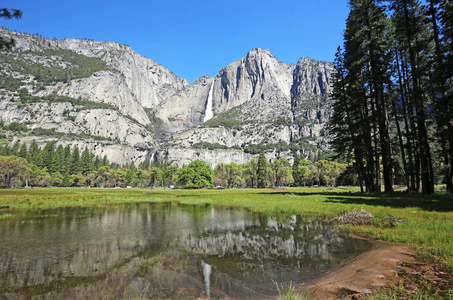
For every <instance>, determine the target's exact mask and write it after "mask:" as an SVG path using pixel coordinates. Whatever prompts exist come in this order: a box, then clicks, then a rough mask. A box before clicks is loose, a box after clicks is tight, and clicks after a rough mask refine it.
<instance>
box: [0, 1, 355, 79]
mask: <svg viewBox="0 0 453 300" xmlns="http://www.w3.org/2000/svg"><path fill="white" fill-rule="evenodd" d="M0 5H1V7H5V8H16V9H20V10H22V11H23V12H24V16H23V18H22V19H21V20H18V21H17V20H3V19H2V20H0V26H5V27H7V28H9V29H11V30H17V31H22V32H27V33H32V34H34V33H39V34H41V35H42V36H44V37H48V38H53V37H55V38H58V39H62V38H87V39H93V40H99V41H105V40H108V41H114V42H118V43H121V44H127V45H129V46H131V47H132V49H134V50H135V51H136V52H137V53H139V54H141V55H144V56H146V57H149V58H151V59H153V60H154V61H156V62H158V63H160V64H162V65H164V66H165V67H167V68H168V69H170V70H171V71H172V72H174V73H175V74H176V75H177V76H179V77H184V78H186V79H187V80H188V81H189V82H190V83H191V82H193V81H195V79H196V78H198V77H200V76H203V75H209V76H215V75H216V74H217V72H218V71H219V70H220V69H221V68H223V67H225V66H226V65H228V64H230V63H232V62H233V61H235V60H238V59H240V58H241V57H244V56H245V55H246V54H247V52H248V51H250V50H251V49H253V48H256V47H260V48H263V49H266V48H267V49H269V50H270V51H271V52H272V54H273V55H275V56H276V57H277V58H278V59H279V60H280V61H283V62H286V63H296V62H297V60H298V59H299V58H300V57H310V58H313V59H317V60H324V61H333V59H334V55H335V52H336V49H337V47H338V46H339V45H340V44H342V34H343V30H344V28H345V20H346V17H347V14H348V8H347V0H316V1H313V0H291V1H289V0H277V1H266V0H259V1H258V0H229V1H214V0H212V1H206V0H198V1H183V0H161V1H156V0H147V1H146V0H145V1H142V0H129V1H124V0H123V1H116V0H115V1H106V0H90V1H88V0H77V1H65V0H46V1H44V0H33V1H32V0H15V1H10V0H7V1H2V3H1V4H0Z"/></svg>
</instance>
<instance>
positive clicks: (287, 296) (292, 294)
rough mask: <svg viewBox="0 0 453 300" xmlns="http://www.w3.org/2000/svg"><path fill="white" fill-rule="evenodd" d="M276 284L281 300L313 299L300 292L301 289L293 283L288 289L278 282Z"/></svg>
mask: <svg viewBox="0 0 453 300" xmlns="http://www.w3.org/2000/svg"><path fill="white" fill-rule="evenodd" d="M274 284H275V286H276V288H277V291H278V299H279V300H309V299H311V298H310V296H309V295H306V294H304V293H302V292H301V291H299V290H300V289H298V288H296V287H295V286H294V285H293V283H292V282H291V283H290V284H289V286H288V287H287V288H285V287H283V285H279V284H278V283H277V282H276V281H274Z"/></svg>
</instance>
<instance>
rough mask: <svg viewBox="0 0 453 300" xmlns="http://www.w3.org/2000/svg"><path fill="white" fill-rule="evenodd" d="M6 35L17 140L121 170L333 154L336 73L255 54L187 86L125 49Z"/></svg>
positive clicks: (8, 104) (7, 88) (6, 99)
mask: <svg viewBox="0 0 453 300" xmlns="http://www.w3.org/2000/svg"><path fill="white" fill-rule="evenodd" d="M0 35H1V36H9V37H13V38H14V39H16V41H17V47H16V48H15V49H14V50H13V51H10V52H0V58H1V60H0V65H1V68H0V74H1V78H2V79H0V93H1V97H0V108H1V111H0V121H1V122H3V123H5V124H9V123H12V122H18V123H22V124H25V125H26V126H27V129H28V131H29V132H28V133H24V134H23V135H22V136H20V135H19V136H16V139H22V140H27V139H31V138H36V139H38V140H39V141H44V140H46V139H49V138H50V139H52V138H57V139H58V141H59V143H70V144H73V145H76V146H77V147H80V148H83V147H85V146H86V147H88V148H90V149H97V150H95V151H97V152H96V153H99V154H100V155H102V154H108V156H109V159H110V160H111V161H114V162H117V163H120V164H123V163H126V162H127V163H130V162H134V163H136V164H138V163H140V162H143V161H144V160H146V159H150V157H153V159H159V160H166V161H167V162H168V163H177V164H179V165H183V164H188V163H189V162H190V161H191V160H194V159H203V160H205V161H207V162H208V163H209V164H210V165H212V166H215V165H216V164H217V163H219V162H227V163H228V162H236V163H243V162H246V161H249V160H250V159H251V158H252V157H254V156H256V155H257V154H258V153H259V152H262V151H264V152H266V154H267V156H268V157H269V158H270V159H272V158H274V157H278V156H287V157H288V158H291V156H292V154H291V153H292V152H300V153H305V154H307V153H308V152H311V151H316V150H317V149H322V150H325V149H327V147H328V138H327V130H326V124H327V121H328V120H329V119H330V117H331V107H330V101H329V93H330V91H331V82H330V78H331V74H332V72H333V71H334V69H333V65H332V64H331V63H328V62H318V61H314V60H311V59H308V58H301V59H300V60H299V61H298V63H297V64H296V65H293V64H287V63H283V62H280V61H278V60H277V58H276V57H274V56H273V55H272V54H271V53H270V51H269V50H267V49H266V50H263V49H260V48H256V49H253V50H251V51H250V52H249V53H247V55H246V56H245V57H244V58H241V59H239V60H237V61H235V62H233V63H232V64H230V65H228V66H226V67H224V68H223V69H221V70H220V71H219V72H218V74H217V75H216V76H215V77H209V76H204V77H201V78H199V79H198V80H197V81H195V82H194V83H193V84H190V85H189V84H188V83H187V81H186V80H185V79H181V78H178V77H177V76H176V75H174V74H173V73H172V72H171V71H169V70H168V69H166V68H165V67H163V66H161V65H159V64H158V63H156V62H154V61H153V60H151V59H149V58H146V57H143V56H141V55H139V54H137V53H136V52H134V51H133V50H132V49H131V48H130V47H129V46H127V45H121V44H117V43H114V42H96V41H92V40H76V39H63V40H57V39H46V38H42V37H40V36H38V35H28V34H23V33H16V32H11V31H8V30H6V29H4V28H0ZM208 99H210V101H209V103H208ZM208 104H209V105H208ZM207 110H209V116H211V114H212V116H213V118H212V119H210V120H208V121H206V122H204V121H205V120H206V118H204V117H205V116H206V113H207ZM165 132H166V133H165ZM30 133H33V134H31V135H30ZM95 145H97V146H96V147H95ZM156 151H157V152H156Z"/></svg>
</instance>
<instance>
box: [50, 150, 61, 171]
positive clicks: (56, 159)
mask: <svg viewBox="0 0 453 300" xmlns="http://www.w3.org/2000/svg"><path fill="white" fill-rule="evenodd" d="M60 168H61V160H60V154H58V152H57V153H55V155H54V156H53V158H52V163H51V164H50V168H49V172H50V173H57V172H60Z"/></svg>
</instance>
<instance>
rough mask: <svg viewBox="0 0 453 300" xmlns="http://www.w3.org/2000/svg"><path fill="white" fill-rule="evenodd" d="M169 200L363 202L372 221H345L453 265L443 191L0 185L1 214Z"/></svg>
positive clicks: (322, 212) (313, 206)
mask: <svg viewBox="0 0 453 300" xmlns="http://www.w3.org/2000/svg"><path fill="white" fill-rule="evenodd" d="M166 201H167V202H168V201H176V202H179V203H184V204H211V205H226V206H235V207H242V208H244V209H247V210H249V211H252V212H262V213H269V214H274V215H281V214H285V215H288V214H301V215H305V216H313V217H314V216H317V217H320V218H324V219H333V218H334V217H337V216H339V215H340V214H341V213H344V212H351V211H353V210H354V209H355V210H359V211H360V210H361V209H362V208H363V209H365V210H366V211H368V212H370V213H372V214H373V215H374V217H373V219H372V222H371V224H367V225H341V226H343V227H345V228H346V229H347V230H349V231H352V232H354V233H356V234H359V235H361V236H365V237H369V238H373V239H378V240H382V241H390V242H398V243H405V244H409V245H410V246H411V247H412V248H413V249H414V251H415V253H416V254H417V256H418V257H419V258H420V259H425V260H428V261H434V262H436V263H438V264H440V265H442V266H443V267H445V268H447V269H449V270H450V271H451V270H453V198H452V197H451V195H450V196H449V195H443V194H437V195H432V196H423V195H420V194H407V193H398V192H396V193H393V194H379V195H370V194H362V193H359V192H358V191H357V189H356V188H336V189H333V190H331V189H326V188H287V189H224V190H215V189H203V190H186V189H184V190H178V189H174V190H168V189H78V188H39V189H15V190H0V220H1V219H5V218H8V217H11V216H14V214H17V213H20V211H24V210H32V209H49V208H57V207H69V206H102V205H112V204H115V203H130V202H166Z"/></svg>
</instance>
